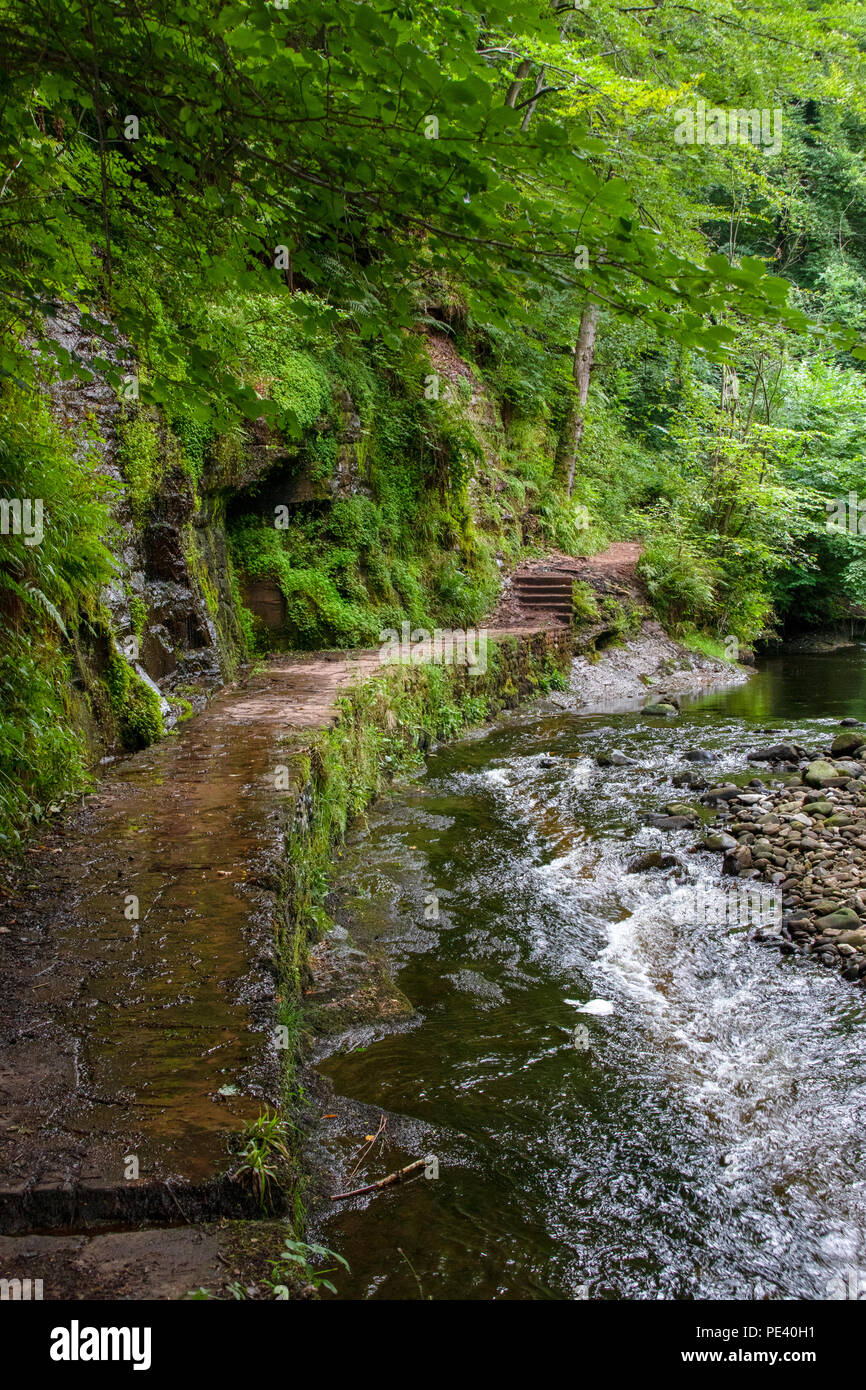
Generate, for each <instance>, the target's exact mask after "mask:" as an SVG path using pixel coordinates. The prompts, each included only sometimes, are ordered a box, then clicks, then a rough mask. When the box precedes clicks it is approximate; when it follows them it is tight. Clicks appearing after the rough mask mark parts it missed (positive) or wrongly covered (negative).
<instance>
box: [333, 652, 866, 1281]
mask: <svg viewBox="0 0 866 1390" xmlns="http://www.w3.org/2000/svg"><path fill="white" fill-rule="evenodd" d="M843 716H854V717H858V718H864V717H866V660H864V652H863V650H861V649H860V648H859V647H857V648H849V649H846V650H844V651H840V652H837V653H835V654H832V655H822V656H811V655H808V656H807V655H797V656H791V655H789V656H786V657H783V658H778V659H774V660H771V661H768V662H766V663H765V664H764V665H763V666H762V667H761V668H760V669H759V671H758V672H757V674H756V675H755V676H754V677H753V678H752V680H751V681H750V682H749V683H748V684H747V685H745V686H740V687H738V688H736V689H729V690H719V691H717V692H715V693H711V694H705V695H702V696H699V697H695V698H692V699H688V700H685V699H684V700H683V708H682V713H681V715H680V716H679V718H677V719H676V720H669V721H666V720H658V719H653V718H651V717H650V716H646V715H643V714H641V713H640V712H639V710H636V709H635V708H634V707H632V708H625V709H622V708H621V709H619V710H617V709H615V708H611V709H608V710H605V711H602V712H596V713H593V714H583V713H574V712H571V711H568V710H561V711H554V712H550V711H549V710H548V711H546V712H545V713H543V714H542V715H539V713H538V712H537V711H536V712H534V713H530V714H526V713H524V714H522V715H520V716H517V717H512V718H511V719H509V720H508V721H506V722H505V723H502V724H499V725H497V726H496V727H494V728H492V729H491V730H489V731H486V732H484V733H483V734H481V735H476V736H472V737H469V738H467V739H464V740H462V741H461V742H459V743H455V744H451V745H448V746H443V747H440V748H438V749H437V750H435V751H434V752H433V753H432V754H431V756H430V757H429V758H428V760H427V763H426V767H425V769H424V770H423V772H422V773H421V774H420V775H419V776H418V777H417V778H415V779H413V780H412V781H409V782H405V783H403V784H401V785H400V786H399V787H395V788H394V789H393V790H392V792H391V793H390V794H389V795H388V796H387V797H383V798H382V799H381V800H380V801H379V802H378V803H376V805H374V806H373V807H372V808H371V809H370V810H369V812H368V813H367V816H366V819H365V820H364V822H363V823H362V824H360V825H359V826H358V827H357V828H356V829H355V830H354V831H353V832H352V833H351V835H350V837H349V841H348V844H347V846H346V849H345V851H344V855H343V859H342V861H341V867H340V873H339V880H338V883H337V891H336V894H335V897H334V900H333V902H334V906H333V912H334V916H335V917H336V919H337V921H338V922H339V923H340V924H341V925H342V926H344V927H346V928H348V929H349V932H350V934H351V936H352V938H354V939H355V941H356V942H357V943H358V944H359V945H361V946H362V947H363V948H365V949H370V948H372V949H374V950H378V951H379V952H381V953H383V954H384V955H385V956H386V958H387V959H388V961H389V963H390V967H391V970H392V971H393V973H394V975H395V977H396V980H397V983H398V984H399V986H400V988H401V989H402V990H403V991H405V993H406V995H408V997H409V999H410V1000H411V1002H412V1004H413V1006H414V1008H415V1010H416V1012H415V1014H414V1015H413V1016H412V1018H411V1019H410V1020H409V1021H408V1022H407V1023H405V1024H404V1025H402V1026H401V1027H400V1028H399V1029H398V1030H397V1031H394V1032H390V1033H387V1034H386V1035H384V1036H382V1035H380V1034H379V1033H376V1032H375V1031H372V1032H371V1030H369V1029H368V1030H366V1031H365V1030H363V1029H360V1030H357V1031H356V1032H355V1034H353V1035H352V1036H350V1037H348V1038H346V1039H344V1040H343V1046H342V1049H341V1050H340V1051H339V1052H336V1053H333V1054H332V1055H330V1056H329V1057H327V1058H326V1059H324V1060H323V1061H322V1062H321V1063H320V1069H321V1072H322V1073H323V1074H324V1075H325V1076H327V1078H328V1079H329V1080H330V1082H331V1083H332V1084H333V1087H334V1088H335V1092H336V1095H337V1097H338V1099H337V1100H336V1101H335V1102H334V1105H333V1106H332V1107H331V1110H332V1112H333V1114H334V1115H335V1118H334V1119H330V1120H326V1121H323V1122H322V1128H321V1134H320V1138H321V1141H322V1143H323V1144H325V1145H326V1147H327V1149H328V1151H329V1152H330V1154H331V1156H332V1159H333V1161H334V1164H335V1166H336V1165H339V1166H340V1167H341V1169H342V1172H343V1175H344V1176H345V1174H346V1173H347V1172H348V1170H349V1168H350V1167H352V1166H354V1165H353V1163H352V1161H351V1159H352V1157H353V1156H354V1155H357V1153H358V1152H359V1151H360V1149H361V1148H362V1147H363V1141H364V1130H365V1127H366V1126H371V1128H369V1129H368V1131H367V1132H369V1133H372V1132H373V1131H374V1129H375V1128H376V1125H377V1123H378V1116H379V1115H384V1116H385V1117H386V1118H387V1130H386V1136H387V1138H388V1139H389V1141H390V1142H389V1145H388V1146H387V1147H386V1146H385V1145H383V1144H380V1145H377V1146H376V1147H375V1148H374V1150H373V1152H372V1153H371V1155H370V1157H369V1159H368V1160H367V1162H366V1164H365V1165H363V1166H362V1167H361V1169H360V1170H359V1172H358V1173H357V1174H356V1175H355V1177H354V1178H353V1179H352V1181H351V1182H350V1183H349V1186H357V1185H360V1184H361V1183H362V1182H365V1181H366V1182H369V1181H373V1180H374V1179H375V1178H377V1177H381V1176H383V1175H384V1174H385V1173H387V1172H390V1171H391V1170H392V1169H394V1168H396V1167H398V1166H400V1165H401V1164H402V1163H406V1162H408V1161H410V1160H411V1159H414V1158H418V1157H420V1156H423V1155H435V1157H436V1160H437V1162H438V1171H439V1176H438V1178H428V1177H425V1176H423V1175H422V1176H421V1177H420V1178H417V1179H415V1180H413V1181H410V1182H407V1183H406V1184H404V1185H402V1186H401V1187H399V1188H396V1189H394V1190H392V1191H389V1192H385V1193H382V1194H380V1195H378V1196H375V1197H373V1198H370V1197H364V1198H355V1199H352V1200H351V1201H350V1202H348V1203H339V1204H334V1205H333V1206H332V1207H330V1208H329V1209H328V1211H326V1212H325V1214H324V1215H323V1216H322V1215H320V1216H319V1217H318V1219H317V1221H316V1223H315V1231H316V1236H317V1238H318V1239H321V1240H323V1241H324V1243H325V1244H327V1245H329V1246H330V1247H332V1248H333V1249H335V1250H337V1251H339V1252H340V1253H341V1254H342V1255H343V1256H345V1257H346V1259H347V1260H348V1262H349V1264H350V1266H351V1274H345V1273H344V1272H343V1271H341V1272H340V1273H339V1274H338V1275H337V1276H334V1277H335V1279H336V1282H337V1285H338V1296H339V1297H341V1298H352V1299H367V1298H375V1299H395V1298H425V1299H429V1298H434V1299H483V1300H489V1299H500V1298H505V1299H584V1298H605V1299H659V1298H662V1299H691V1298H695V1299H705V1298H734V1299H763V1298H773V1299H778V1298H809V1299H826V1298H828V1297H831V1296H832V1295H833V1290H834V1287H836V1286H835V1285H834V1281H836V1280H839V1279H845V1280H846V1281H847V1280H848V1278H849V1271H851V1270H857V1269H860V1268H862V1269H866V1046H864V1043H866V994H864V992H863V991H861V990H860V989H859V988H855V987H853V986H851V985H848V984H846V983H844V982H843V981H841V980H840V979H839V978H838V977H837V976H836V975H833V974H830V973H828V972H826V971H824V970H823V969H822V968H821V967H820V966H818V965H815V964H813V963H812V962H809V961H805V960H803V959H799V958H793V959H792V958H786V957H782V956H780V955H779V954H778V953H777V951H775V950H770V949H767V948H766V947H762V946H761V945H759V944H756V943H755V942H754V941H752V940H750V933H749V932H748V931H743V930H738V929H737V928H736V927H732V926H731V925H730V921H729V920H728V919H726V917H725V913H724V911H723V910H720V911H719V914H718V916H717V917H714V915H713V912H712V911H710V912H709V913H708V914H704V917H703V919H700V920H695V919H694V917H691V918H690V916H689V913H688V912H685V913H684V912H683V910H682V903H683V899H684V895H688V894H689V893H691V894H692V898H691V899H689V901H692V900H694V897H695V888H696V885H697V884H699V883H701V884H703V885H704V895H705V897H704V900H705V901H710V902H712V901H713V897H712V895H713V894H719V893H720V889H719V877H718V875H719V870H720V857H719V856H718V855H712V854H710V853H708V852H700V853H697V854H694V853H689V852H688V851H689V850H690V848H691V847H692V846H693V845H694V843H695V835H694V833H693V832H689V831H674V832H670V831H663V830H657V829H651V828H648V827H646V826H645V825H644V824H643V823H642V817H643V816H644V815H645V813H646V812H647V811H652V810H657V809H659V807H660V806H661V805H663V804H664V803H665V802H666V801H669V800H671V799H672V798H673V797H674V796H676V795H678V793H676V792H675V790H674V788H673V787H672V786H671V783H670V778H671V776H672V775H673V774H674V773H675V772H676V771H681V770H683V769H685V768H687V767H688V766H689V764H688V763H686V762H684V761H683V758H682V754H683V752H684V751H685V750H686V749H688V748H704V749H708V750H711V751H713V752H715V753H716V754H717V761H716V762H715V763H714V764H713V777H714V778H715V777H716V775H717V774H718V775H722V774H743V773H744V770H745V768H746V766H747V765H746V764H745V762H744V758H745V754H746V752H747V751H748V750H749V749H750V748H751V747H754V746H756V745H757V744H758V743H759V742H761V741H764V742H766V741H767V740H766V738H765V737H763V736H762V733H761V731H762V730H767V729H772V730H773V732H774V734H778V735H779V736H781V735H782V734H784V735H790V736H793V738H794V740H795V741H797V742H800V743H802V744H804V745H805V746H810V747H811V746H819V745H821V744H823V743H825V742H826V741H827V736H828V735H829V736H832V731H835V729H836V727H837V726H838V721H839V719H840V718H842V717H843ZM771 741H775V739H774V740H771ZM613 749H619V750H621V751H622V752H624V753H626V754H627V755H628V756H630V757H632V758H634V759H635V760H636V761H637V766H635V767H600V766H599V765H598V764H597V763H596V757H597V756H598V755H599V754H602V753H605V752H608V753H609V752H610V751H611V750H613ZM756 773H762V775H764V776H765V778H766V777H767V776H768V774H767V773H766V771H765V770H763V769H761V768H755V767H754V766H753V767H751V769H750V770H749V771H748V772H745V778H748V777H750V776H754V775H755V774H756ZM655 848H659V849H663V850H664V851H665V852H666V853H667V852H674V853H675V854H677V856H678V857H679V859H680V861H681V863H682V865H683V868H682V869H681V870H679V871H673V872H670V871H669V872H659V871H658V870H654V871H648V872H638V873H629V872H628V868H627V866H628V864H629V862H630V861H631V860H632V859H633V858H634V857H635V855H637V854H639V853H641V852H643V851H644V850H650V849H655ZM591 999H595V1000H598V999H601V1000H604V1001H607V1002H608V1003H609V1004H610V1005H612V1011H611V1012H608V1013H605V1014H584V1013H580V1012H579V1010H580V1008H581V1006H582V1005H584V1004H585V1003H586V1002H587V1001H589V1000H591ZM578 1025H580V1026H578Z"/></svg>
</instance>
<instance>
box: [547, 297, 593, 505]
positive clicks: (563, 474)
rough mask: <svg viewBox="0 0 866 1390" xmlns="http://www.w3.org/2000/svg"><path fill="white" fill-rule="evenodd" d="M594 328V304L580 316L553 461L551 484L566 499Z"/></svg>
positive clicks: (580, 425)
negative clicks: (568, 400) (570, 386)
mask: <svg viewBox="0 0 866 1390" xmlns="http://www.w3.org/2000/svg"><path fill="white" fill-rule="evenodd" d="M597 328H598V309H597V307H596V305H594V304H587V305H586V307H585V308H584V310H583V313H582V314H581V316H580V329H579V330H578V335H577V346H576V347H575V349H574V368H573V377H574V385H575V390H576V395H575V396H574V398H573V401H572V404H571V407H570V409H569V411H568V414H567V415H566V417H565V420H564V421H563V424H562V429H561V430H560V434H559V439H558V441H557V444H556V456H555V458H554V460H553V481H554V483H555V484H556V485H557V486H558V487H563V488H565V490H566V493H567V495H568V496H569V497H570V496H571V494H572V493H573V491H574V471H575V467H576V465H577V451H578V449H579V448H580V441H581V440H582V438H583V426H584V421H585V419H586V398H587V396H588V395H589V377H590V372H591V371H592V364H593V359H594V358H595V335H596V330H597Z"/></svg>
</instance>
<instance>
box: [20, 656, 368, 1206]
mask: <svg viewBox="0 0 866 1390" xmlns="http://www.w3.org/2000/svg"><path fill="white" fill-rule="evenodd" d="M370 665H371V658H370V657H369V656H366V657H364V656H363V655H361V656H360V659H359V658H357V657H351V658H344V657H339V656H335V657H333V658H329V657H327V656H324V657H317V658H315V659H314V658H293V657H289V658H281V659H280V660H279V661H276V662H273V663H271V664H270V665H269V666H268V667H267V669H266V671H265V673H264V674H262V675H258V676H254V677H252V678H250V680H249V681H248V682H247V684H246V686H245V687H244V688H242V689H240V690H235V691H231V692H227V693H225V694H223V695H221V696H219V697H218V698H217V699H215V700H214V701H213V702H212V704H211V705H210V706H209V707H208V709H207V710H206V711H205V713H204V714H202V715H201V716H199V717H198V718H196V719H194V720H191V721H190V722H189V723H188V724H186V725H182V726H181V727H180V729H179V731H178V732H177V734H176V736H173V737H170V738H168V739H166V740H164V741H163V742H162V743H160V744H159V745H156V746H155V747H153V748H151V749H149V750H147V751H145V752H144V753H141V754H138V755H136V756H135V757H132V758H129V759H126V760H125V761H123V762H122V763H120V764H119V765H118V767H117V768H116V769H115V770H113V771H112V772H110V773H109V775H108V776H107V777H106V779H105V781H104V782H103V783H102V784H101V786H100V788H99V791H98V793H97V794H96V795H95V796H94V797H92V798H90V799H89V801H88V804H87V806H86V807H85V808H84V809H83V810H82V811H80V812H79V813H77V814H75V815H73V816H72V817H71V818H70V820H69V821H68V822H67V823H66V825H65V826H64V827H63V831H64V833H62V834H53V835H48V836H44V837H42V839H41V840H39V841H38V844H39V845H40V846H41V848H38V849H36V850H35V852H34V851H31V853H30V854H28V857H27V869H26V873H25V876H24V878H23V880H22V885H21V888H20V890H19V891H18V892H17V893H16V894H15V895H14V897H13V898H11V899H9V900H6V901H5V902H4V906H3V911H2V925H3V926H4V927H5V928H6V931H5V932H4V933H3V934H2V935H0V993H2V998H3V1001H4V1003H3V1035H2V1046H0V1101H2V1105H0V1230H2V1229H6V1230H9V1229H17V1228H20V1226H21V1224H22V1222H23V1223H24V1224H25V1225H26V1224H27V1223H28V1221H29V1222H31V1223H35V1224H41V1223H46V1224H55V1223H57V1222H58V1221H63V1220H68V1219H75V1217H81V1216H82V1215H88V1214H97V1215H98V1214H104V1213H105V1212H111V1211H112V1210H113V1209H115V1206H116V1203H117V1202H118V1201H119V1202H120V1203H121V1207H120V1208H117V1209H119V1210H123V1211H127V1210H132V1211H135V1210H137V1209H138V1210H141V1211H143V1212H146V1213H147V1214H154V1210H155V1209H156V1210H157V1211H159V1212H165V1214H166V1215H172V1214H173V1215H174V1216H175V1217H176V1216H177V1214H178V1213H177V1211H175V1210H174V1207H175V1206H176V1205H177V1203H176V1199H175V1197H173V1196H172V1195H171V1194H167V1193H166V1192H165V1189H164V1183H165V1180H166V1179H172V1178H178V1179H181V1180H182V1181H183V1182H184V1183H187V1184H207V1183H208V1182H209V1181H211V1180H212V1179H214V1178H215V1177H217V1176H218V1175H219V1174H221V1173H222V1172H223V1171H224V1170H225V1168H226V1166H227V1152H228V1141H229V1139H230V1137H231V1136H232V1135H234V1134H237V1132H238V1131H239V1130H240V1129H242V1128H243V1127H244V1125H245V1124H246V1123H247V1122H248V1121H249V1120H250V1119H251V1118H254V1117H255V1116H256V1115H257V1114H258V1112H259V1109H260V1105H261V1101H263V1100H273V1099H274V1098H275V1095H276V1094H277V1091H278V1084H279V1068H278V1065H277V1053H276V1048H275V1045H274V1041H273V1036H272V1032H273V996H274V965H275V958H274V928H273V920H272V915H273V904H274V896H273V892H272V891H271V889H272V887H273V882H272V874H273V869H274V867H275V865H276V864H277V863H278V861H279V852H280V847H281V834H282V830H283V828H284V825H285V820H286V816H287V814H288V812H289V811H290V810H291V806H292V805H293V800H292V797H293V793H292V791H291V790H290V791H288V792H287V791H277V790H276V788H275V780H274V769H275V767H276V765H277V764H281V763H289V762H290V759H291V753H292V751H293V750H294V751H297V749H298V748H299V747H301V746H303V743H304V738H305V731H308V730H310V729H315V728H318V727H321V726H323V725H324V724H326V723H327V722H328V721H329V720H330V719H331V718H332V717H333V714H334V706H333V702H334V699H335V697H336V695H337V693H338V692H339V689H340V687H341V686H342V685H344V684H346V683H347V682H349V681H351V680H354V679H355V678H356V677H358V676H359V675H364V674H366V673H367V671H368V670H369V668H370ZM296 791H297V789H296V788H295V793H294V794H296ZM269 875H270V877H269ZM221 1092H222V1094H221ZM133 1159H134V1160H135V1162H134V1163H133V1162H132V1160H133ZM154 1194H156V1195H155V1201H156V1208H154V1206H153V1204H152V1203H151V1205H148V1201H149V1200H150V1198H151V1197H152V1196H153V1195H154ZM137 1199H138V1200H139V1207H138V1208H136V1206H135V1201H136V1200H137ZM130 1203H132V1204H133V1205H132V1206H131V1207H130ZM142 1203H143V1205H142ZM112 1204H114V1206H113V1205H112Z"/></svg>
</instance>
